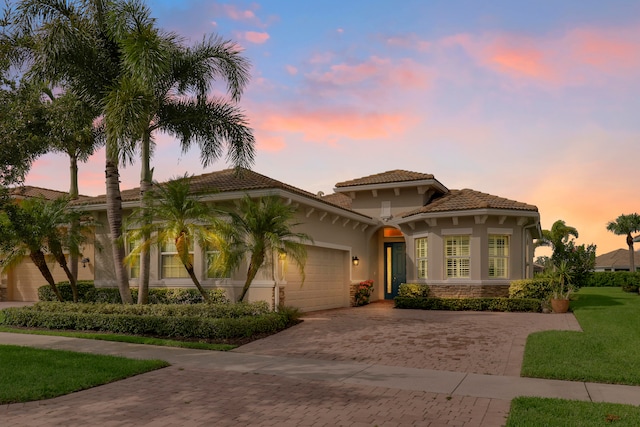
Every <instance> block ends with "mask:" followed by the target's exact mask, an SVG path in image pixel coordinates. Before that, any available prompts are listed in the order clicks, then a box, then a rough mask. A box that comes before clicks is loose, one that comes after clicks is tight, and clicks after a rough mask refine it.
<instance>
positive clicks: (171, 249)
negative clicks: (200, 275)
mask: <svg viewBox="0 0 640 427" xmlns="http://www.w3.org/2000/svg"><path fill="white" fill-rule="evenodd" d="M189 259H190V261H191V263H192V264H193V240H192V241H191V245H190V247H189ZM160 272H161V276H162V278H163V279H179V278H183V277H189V273H187V269H186V268H184V265H183V264H182V261H180V258H179V257H178V251H177V249H176V245H175V243H174V242H173V241H168V242H164V243H162V245H160Z"/></svg>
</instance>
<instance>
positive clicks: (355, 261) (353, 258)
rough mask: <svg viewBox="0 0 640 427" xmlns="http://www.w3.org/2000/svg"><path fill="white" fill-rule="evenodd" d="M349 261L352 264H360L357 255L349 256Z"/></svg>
mask: <svg viewBox="0 0 640 427" xmlns="http://www.w3.org/2000/svg"><path fill="white" fill-rule="evenodd" d="M351 262H352V263H353V265H358V264H360V259H358V257H357V256H354V257H352V258H351Z"/></svg>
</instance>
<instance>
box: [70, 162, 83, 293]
mask: <svg viewBox="0 0 640 427" xmlns="http://www.w3.org/2000/svg"><path fill="white" fill-rule="evenodd" d="M69 177H70V180H69V181H70V183H69V198H70V199H71V200H77V199H78V158H77V157H76V156H69ZM79 228H80V220H79V219H74V220H73V221H72V222H71V233H75V232H77V230H78V229H79ZM78 255H79V254H78V252H76V251H73V250H72V251H71V253H70V256H69V264H70V269H71V275H72V276H73V277H74V279H75V280H76V281H77V280H78V258H79V256H78Z"/></svg>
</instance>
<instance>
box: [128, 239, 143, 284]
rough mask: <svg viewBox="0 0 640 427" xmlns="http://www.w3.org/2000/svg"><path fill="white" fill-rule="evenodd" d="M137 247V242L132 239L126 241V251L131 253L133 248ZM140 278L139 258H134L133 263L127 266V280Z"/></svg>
mask: <svg viewBox="0 0 640 427" xmlns="http://www.w3.org/2000/svg"><path fill="white" fill-rule="evenodd" d="M137 245H138V242H137V241H135V240H132V239H128V240H127V251H128V252H129V253H131V252H132V251H133V250H134V249H135V247H136V246H137ZM139 277H140V257H139V256H138V257H136V259H135V261H133V263H132V264H130V265H129V278H130V279H137V278H139Z"/></svg>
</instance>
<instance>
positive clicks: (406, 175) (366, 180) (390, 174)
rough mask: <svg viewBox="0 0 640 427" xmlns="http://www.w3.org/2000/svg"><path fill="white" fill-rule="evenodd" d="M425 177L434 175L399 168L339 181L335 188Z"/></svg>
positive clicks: (420, 179)
mask: <svg viewBox="0 0 640 427" xmlns="http://www.w3.org/2000/svg"><path fill="white" fill-rule="evenodd" d="M425 179H434V176H433V175H431V174H426V173H419V172H411V171H405V170H401V169H396V170H392V171H387V172H382V173H378V174H375V175H369V176H365V177H362V178H357V179H352V180H350V181H344V182H339V183H337V184H336V188H340V187H353V186H357V185H370V184H388V183H393V182H405V181H422V180H425Z"/></svg>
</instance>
